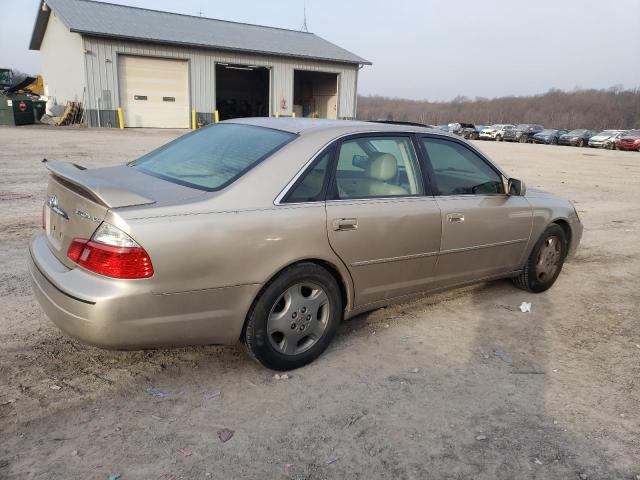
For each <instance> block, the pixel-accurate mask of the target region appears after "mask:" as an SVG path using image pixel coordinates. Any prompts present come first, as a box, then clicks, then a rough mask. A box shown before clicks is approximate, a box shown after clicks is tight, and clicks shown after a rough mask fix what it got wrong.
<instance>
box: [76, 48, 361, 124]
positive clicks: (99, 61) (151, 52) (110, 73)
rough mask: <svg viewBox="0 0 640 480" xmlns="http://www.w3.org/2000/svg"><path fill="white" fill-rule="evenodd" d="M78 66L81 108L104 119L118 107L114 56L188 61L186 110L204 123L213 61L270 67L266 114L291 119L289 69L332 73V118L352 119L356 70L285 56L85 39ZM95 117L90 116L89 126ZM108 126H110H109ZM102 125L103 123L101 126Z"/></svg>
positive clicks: (211, 103)
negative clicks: (83, 94) (83, 89)
mask: <svg viewBox="0 0 640 480" xmlns="http://www.w3.org/2000/svg"><path fill="white" fill-rule="evenodd" d="M83 47H84V51H85V53H84V65H85V72H86V85H87V93H88V94H87V108H88V109H90V110H93V111H98V110H103V111H104V112H103V114H102V115H106V117H108V118H109V119H113V118H117V117H114V116H113V115H114V112H115V111H116V109H117V107H118V106H119V105H118V104H119V92H118V72H117V64H118V60H117V56H118V55H120V54H126V55H143V56H153V57H161V58H176V59H183V60H187V61H188V62H189V92H190V110H196V112H198V118H199V119H202V120H206V121H210V119H211V118H212V113H213V110H214V109H215V104H216V98H215V64H216V63H218V62H222V63H230V64H240V65H257V66H263V67H268V68H270V69H271V92H270V94H271V114H274V113H275V112H280V114H281V115H291V112H292V109H293V74H294V71H295V70H312V71H322V72H332V73H337V74H338V82H339V85H338V117H339V118H354V117H355V92H356V79H357V69H358V68H357V66H355V65H349V64H341V63H332V62H321V61H312V60H302V59H295V58H288V57H275V56H267V55H254V54H242V53H234V52H222V51H214V50H207V49H197V48H182V47H176V46H171V45H159V44H148V43H142V42H129V41H124V40H118V39H107V38H98V37H89V36H85V37H84V38H83ZM97 115H98V114H97V113H95V112H93V113H91V112H90V115H89V118H90V120H91V122H92V123H91V124H92V126H97V125H96V124H95V120H96V119H97ZM109 123H110V124H111V125H110V126H117V125H114V124H113V122H109ZM103 126H106V125H103Z"/></svg>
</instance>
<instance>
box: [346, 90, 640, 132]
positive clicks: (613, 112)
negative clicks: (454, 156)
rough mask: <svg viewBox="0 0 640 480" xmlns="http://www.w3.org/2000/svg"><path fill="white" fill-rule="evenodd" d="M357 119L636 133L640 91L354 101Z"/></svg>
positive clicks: (384, 98) (553, 91)
mask: <svg viewBox="0 0 640 480" xmlns="http://www.w3.org/2000/svg"><path fill="white" fill-rule="evenodd" d="M358 118H359V119H362V120H380V119H384V120H397V121H409V122H420V123H427V124H431V125H440V124H446V123H451V122H468V123H474V124H479V125H491V124H493V123H514V124H515V123H539V124H542V125H544V126H545V127H548V128H566V129H572V128H590V129H594V130H601V129H606V128H620V129H623V128H640V89H631V90H625V89H623V88H621V87H612V88H609V89H606V90H595V89H590V90H574V91H571V92H566V91H562V90H557V89H552V90H549V91H548V92H547V93H544V94H541V95H532V96H526V97H499V98H492V99H488V98H475V99H469V98H467V97H457V98H454V99H453V100H452V101H450V102H429V101H427V100H422V101H421V100H406V99H401V98H390V97H382V96H378V95H374V96H358Z"/></svg>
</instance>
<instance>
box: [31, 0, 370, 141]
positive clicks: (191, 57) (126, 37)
mask: <svg viewBox="0 0 640 480" xmlns="http://www.w3.org/2000/svg"><path fill="white" fill-rule="evenodd" d="M30 49H31V50H39V51H40V53H41V55H42V60H43V70H44V71H43V76H44V81H45V94H46V95H49V96H50V97H53V99H54V100H55V102H56V103H58V104H61V105H65V104H66V102H68V101H79V102H83V105H84V106H85V111H86V114H87V121H88V124H89V125H90V126H94V127H97V126H101V127H117V126H119V119H118V108H121V109H122V113H123V119H124V125H125V126H128V127H164V128H188V127H190V126H192V123H193V121H194V119H195V121H196V122H211V121H213V116H214V113H213V112H214V111H218V113H219V116H220V119H221V120H223V119H225V118H233V117H245V116H273V115H276V114H277V115H283V116H287V115H292V114H294V113H295V114H296V116H305V117H312V116H313V117H319V118H354V117H355V115H356V91H357V84H358V70H359V69H360V68H361V67H362V66H363V65H370V64H371V63H370V62H368V61H367V60H365V59H363V58H361V57H359V56H357V55H354V54H353V53H351V52H348V51H347V50H344V49H343V48H340V47H338V46H336V45H334V44H332V43H330V42H328V41H326V40H324V39H323V38H320V37H318V36H317V35H314V34H312V33H307V32H300V31H294V30H285V29H280V28H273V27H264V26H259V25H250V24H244V23H236V22H228V21H222V20H214V19H210V18H203V17H195V16H189V15H180V14H174V13H167V12H160V11H156V10H148V9H144V8H137V7H128V6H122V5H114V4H110V3H103V2H97V1H91V0H44V1H42V2H41V4H40V7H39V11H38V15H37V17H36V22H35V26H34V29H33V34H32V37H31V44H30Z"/></svg>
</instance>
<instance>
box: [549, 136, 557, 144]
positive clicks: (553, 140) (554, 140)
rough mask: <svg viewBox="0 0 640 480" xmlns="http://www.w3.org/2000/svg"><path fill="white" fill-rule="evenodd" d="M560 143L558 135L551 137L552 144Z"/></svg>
mask: <svg viewBox="0 0 640 480" xmlns="http://www.w3.org/2000/svg"><path fill="white" fill-rule="evenodd" d="M557 144H558V139H557V138H556V137H553V138H552V139H551V145H557Z"/></svg>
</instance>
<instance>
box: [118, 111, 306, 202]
mask: <svg viewBox="0 0 640 480" xmlns="http://www.w3.org/2000/svg"><path fill="white" fill-rule="evenodd" d="M295 137H296V135H295V134H293V133H289V132H283V131H280V130H273V129H270V128H263V127H255V126H252V125H238V124H233V123H227V124H224V123H220V124H217V125H211V126H209V127H206V128H202V129H200V130H198V131H196V132H193V133H189V134H187V135H185V136H183V137H180V138H178V139H176V140H174V141H173V142H170V143H168V144H166V145H164V146H162V147H160V148H158V149H157V150H154V151H153V152H150V153H148V154H146V155H144V156H143V157H140V158H139V159H137V160H134V161H133V162H131V163H130V164H129V166H130V167H133V168H135V169H136V170H140V171H141V172H144V173H147V174H149V175H153V176H156V177H159V178H162V179H164V180H168V181H170V182H174V183H179V184H181V185H186V186H189V187H195V188H199V189H201V190H208V191H214V190H219V189H221V188H224V187H226V186H227V185H229V184H230V183H232V182H233V181H235V180H236V179H238V178H239V177H241V176H242V175H243V174H244V173H246V172H247V171H248V170H250V169H251V168H252V167H253V166H255V165H256V164H258V163H259V162H260V161H262V160H264V159H265V158H267V157H268V156H269V155H271V154H272V153H274V152H275V151H276V150H278V149H279V148H281V147H282V146H283V145H285V144H286V143H288V142H290V141H291V140H293V139H294V138H295Z"/></svg>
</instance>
